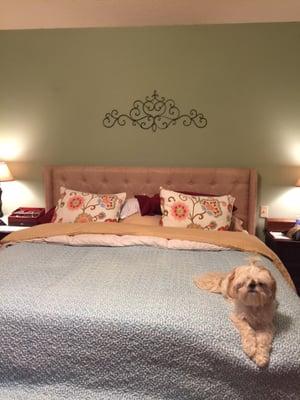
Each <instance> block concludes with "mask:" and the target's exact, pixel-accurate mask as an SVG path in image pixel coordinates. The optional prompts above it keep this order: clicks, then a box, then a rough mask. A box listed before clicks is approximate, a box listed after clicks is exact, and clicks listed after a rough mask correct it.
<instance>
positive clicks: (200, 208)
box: [160, 188, 235, 231]
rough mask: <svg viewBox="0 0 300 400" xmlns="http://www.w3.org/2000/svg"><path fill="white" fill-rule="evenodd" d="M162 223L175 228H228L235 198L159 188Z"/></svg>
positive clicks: (221, 229) (220, 229)
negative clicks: (188, 193)
mask: <svg viewBox="0 0 300 400" xmlns="http://www.w3.org/2000/svg"><path fill="white" fill-rule="evenodd" d="M160 198H161V211H162V220H161V222H162V225H163V226H171V227H177V228H199V229H204V230H219V231H223V230H229V228H230V224H231V217H232V209H233V203H234V200H235V198H234V197H232V196H230V195H224V196H193V195H187V194H183V193H178V192H174V191H172V190H166V189H163V188H161V189H160Z"/></svg>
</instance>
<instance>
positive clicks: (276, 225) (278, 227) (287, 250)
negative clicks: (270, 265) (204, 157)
mask: <svg viewBox="0 0 300 400" xmlns="http://www.w3.org/2000/svg"><path fill="white" fill-rule="evenodd" d="M294 224H295V220H291V219H278V218H268V219H266V223H265V241H266V245H267V246H268V247H270V249H272V250H273V251H274V253H276V254H277V255H278V257H279V258H280V259H281V261H282V262H283V264H284V265H285V266H286V268H287V270H288V271H289V273H290V275H291V277H292V279H293V281H294V283H295V286H296V288H297V291H298V294H299V295H300V241H295V240H291V239H290V238H288V237H287V236H285V235H284V233H286V232H287V231H288V230H289V229H290V228H291V227H292V226H294ZM273 232H274V233H273ZM280 232H281V233H283V235H282V236H281V235H280Z"/></svg>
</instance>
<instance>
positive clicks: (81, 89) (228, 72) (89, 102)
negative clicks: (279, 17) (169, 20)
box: [0, 23, 300, 224]
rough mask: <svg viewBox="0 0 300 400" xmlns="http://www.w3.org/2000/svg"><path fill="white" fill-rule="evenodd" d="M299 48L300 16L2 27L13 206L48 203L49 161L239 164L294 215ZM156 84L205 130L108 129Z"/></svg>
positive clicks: (299, 164)
mask: <svg viewBox="0 0 300 400" xmlns="http://www.w3.org/2000/svg"><path fill="white" fill-rule="evenodd" d="M299 46H300V24H298V23H281V24H277V23H275V24H243V25H240V24H236V25H203V26H191V27H186V26H185V27H147V28H98V29H55V30H27V31H1V32H0V66H1V67H0V68H1V73H0V158H5V159H7V160H10V164H9V165H10V166H11V170H12V172H13V173H14V175H15V177H16V179H18V181H19V184H20V185H19V190H20V196H19V197H18V198H17V199H16V198H15V197H14V196H13V195H12V194H11V193H12V187H13V183H7V184H5V185H4V186H5V192H4V197H3V200H4V203H5V209H4V210H5V211H6V212H9V211H10V210H11V209H13V208H14V207H15V206H19V205H20V204H24V201H27V204H29V203H30V204H36V205H42V204H43V188H42V175H41V171H42V166H43V165H44V164H56V163H59V164H69V163H74V164H106V165H144V166H234V167H255V168H257V170H258V172H259V174H260V190H259V204H267V205H269V207H270V209H269V213H270V215H271V216H274V217H275V216H285V217H289V216H290V217H294V215H295V213H296V211H297V205H296V202H295V195H297V193H296V192H295V191H293V190H292V186H293V184H294V182H295V181H296V178H297V177H298V176H299V177H300V78H299V76H300V51H299V48H300V47H299ZM154 89H157V90H158V92H159V94H160V95H162V96H166V97H170V98H173V99H174V100H175V101H176V103H177V105H178V106H179V108H180V110H181V111H182V112H188V111H190V109H191V108H196V109H197V110H199V111H200V112H203V113H204V115H205V116H206V117H207V119H208V125H207V127H206V128H204V129H197V128H195V127H182V126H181V125H180V124H179V125H177V126H173V127H170V128H169V129H167V130H165V131H158V132H157V133H152V132H151V131H144V130H142V129H140V128H138V127H133V126H130V125H126V126H125V127H114V128H111V129H107V128H104V127H103V125H102V119H103V117H104V114H105V113H106V112H108V111H111V110H112V109H113V108H116V109H118V110H119V111H121V112H128V110H129V108H130V106H131V105H132V102H133V101H134V100H135V99H144V98H145V96H146V95H151V94H152V93H153V90H154ZM299 190H300V189H299ZM291 193H292V194H291ZM22 196H23V197H22ZM299 196H300V194H299ZM22 199H24V200H23V201H22ZM299 209H300V201H299ZM259 222H260V224H261V223H262V221H259Z"/></svg>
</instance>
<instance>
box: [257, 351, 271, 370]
mask: <svg viewBox="0 0 300 400" xmlns="http://www.w3.org/2000/svg"><path fill="white" fill-rule="evenodd" d="M253 361H254V362H255V363H256V364H257V365H258V366H259V367H260V368H265V367H267V366H268V364H269V361H270V357H269V355H267V354H260V353H256V354H255V356H254V357H253Z"/></svg>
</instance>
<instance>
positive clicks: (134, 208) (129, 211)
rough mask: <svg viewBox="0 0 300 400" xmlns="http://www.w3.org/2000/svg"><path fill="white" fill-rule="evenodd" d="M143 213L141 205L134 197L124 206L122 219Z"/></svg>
mask: <svg viewBox="0 0 300 400" xmlns="http://www.w3.org/2000/svg"><path fill="white" fill-rule="evenodd" d="M137 213H139V214H140V213H141V210H140V205H139V202H138V201H137V199H135V198H134V197H132V198H130V199H127V200H126V201H125V203H124V205H123V207H122V210H121V215H120V219H124V218H127V217H130V215H133V214H137Z"/></svg>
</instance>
